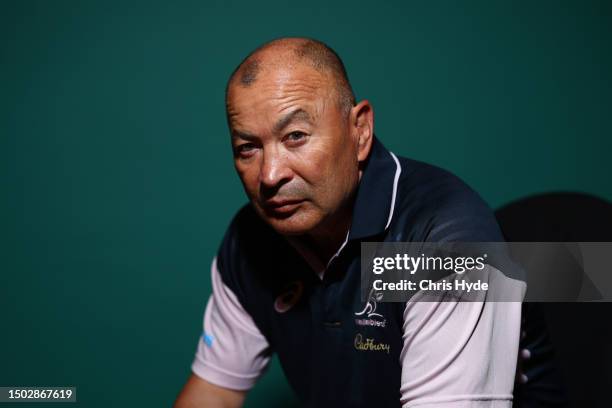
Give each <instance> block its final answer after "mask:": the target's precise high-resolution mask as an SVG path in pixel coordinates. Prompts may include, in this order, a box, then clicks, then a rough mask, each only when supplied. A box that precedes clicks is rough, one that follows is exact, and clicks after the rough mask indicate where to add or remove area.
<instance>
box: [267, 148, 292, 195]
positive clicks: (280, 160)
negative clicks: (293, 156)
mask: <svg viewBox="0 0 612 408" xmlns="http://www.w3.org/2000/svg"><path fill="white" fill-rule="evenodd" d="M292 174H293V172H292V171H291V168H290V167H289V160H288V158H287V156H286V155H285V154H284V153H283V152H281V151H279V149H277V148H275V147H271V148H268V149H265V148H264V152H263V162H262V164H261V170H260V174H259V179H260V182H261V184H262V187H264V188H267V189H272V188H275V187H280V186H281V185H283V184H284V183H286V182H287V181H289V180H291V177H292Z"/></svg>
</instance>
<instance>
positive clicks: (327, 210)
mask: <svg viewBox="0 0 612 408" xmlns="http://www.w3.org/2000/svg"><path fill="white" fill-rule="evenodd" d="M228 112H229V117H230V130H231V134H232V146H233V151H234V165H235V167H236V170H237V172H238V175H239V176H240V179H241V181H242V184H243V186H244V189H245V191H246V193H247V195H248V197H249V199H250V200H251V202H252V204H253V205H254V207H255V209H256V210H257V212H258V214H259V215H260V216H261V217H262V218H263V219H264V220H265V221H266V222H267V223H268V224H270V225H271V226H272V227H273V228H274V229H275V230H276V231H277V232H279V233H280V234H283V235H301V234H309V233H313V232H314V233H316V232H318V233H321V232H325V231H326V229H327V228H329V227H330V225H333V223H334V222H333V220H334V217H336V216H338V215H339V214H340V213H342V212H346V211H347V208H349V206H350V202H351V200H352V197H353V194H354V192H355V188H356V186H357V183H358V181H359V170H358V153H357V151H358V140H357V139H358V138H356V137H355V135H354V134H352V133H353V132H352V127H351V126H350V124H349V116H348V115H346V113H344V112H342V109H341V108H340V107H339V104H338V103H337V96H336V93H335V91H334V88H333V82H332V79H331V78H329V77H328V76H327V75H324V74H322V73H320V72H318V71H316V70H315V69H313V68H311V67H308V66H297V67H292V68H275V69H269V70H265V71H263V72H261V73H260V74H259V75H258V77H257V79H256V80H255V82H254V83H252V84H251V85H250V86H249V87H243V86H242V85H241V84H234V85H233V86H231V87H230V89H229V93H228ZM349 211H350V210H349Z"/></svg>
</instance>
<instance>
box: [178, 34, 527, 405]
mask: <svg viewBox="0 0 612 408" xmlns="http://www.w3.org/2000/svg"><path fill="white" fill-rule="evenodd" d="M226 108H227V117H228V124H229V128H230V133H231V139H232V146H233V152H234V164H235V167H236V170H237V172H238V175H239V176H240V179H241V181H242V184H243V186H244V189H245V192H246V194H247V196H248V197H249V200H250V204H249V205H247V206H245V207H244V208H243V209H242V210H241V211H240V212H239V213H238V214H237V215H236V217H235V218H234V220H233V222H232V224H231V225H230V227H229V228H228V231H227V233H226V235H225V238H224V240H223V243H222V244H221V247H220V250H219V252H218V254H217V257H216V258H215V260H214V261H213V264H212V271H211V273H212V282H213V294H212V295H211V298H210V300H209V302H208V305H207V308H206V312H205V316H204V334H203V336H202V338H201V340H200V342H199V344H198V350H197V353H196V358H195V360H194V362H193V365H192V370H193V375H192V376H191V377H190V379H189V381H188V382H187V384H186V385H185V387H184V389H183V391H182V392H181V394H180V395H179V397H178V399H177V402H176V406H177V407H239V406H241V405H242V403H243V401H244V398H245V395H246V391H247V390H248V389H250V388H251V387H252V386H253V385H254V383H255V382H256V380H257V378H258V377H259V376H260V375H261V374H262V372H263V371H264V369H265V367H266V365H267V364H268V361H269V358H270V354H271V353H272V352H275V353H277V354H278V356H279V359H280V362H281V365H282V367H283V370H284V372H285V374H286V376H287V378H288V381H289V383H290V384H291V386H292V387H293V389H294V390H295V392H296V394H297V395H298V397H299V398H300V399H301V400H302V401H303V402H304V404H305V405H307V406H313V407H391V406H393V407H399V406H403V407H412V406H419V407H434V406H435V407H467V406H469V407H509V406H511V404H512V390H513V383H514V378H515V370H516V360H517V353H518V346H519V332H520V320H521V306H520V303H518V302H514V303H492V302H437V303H436V302H413V301H409V302H406V303H384V302H378V303H377V302H376V299H370V300H368V302H367V303H364V302H362V301H361V298H360V262H359V256H360V243H361V242H363V241H380V242H383V241H388V242H394V241H419V242H423V241H433V242H449V241H501V240H502V236H501V234H500V231H499V229H498V227H497V224H496V222H495V219H494V217H493V215H492V213H491V212H490V211H489V209H488V208H487V206H486V205H485V204H484V203H483V201H482V200H481V199H480V198H479V197H478V196H477V195H476V193H474V192H473V191H472V190H471V189H469V188H468V187H467V186H466V185H465V184H463V183H462V182H461V181H460V180H459V179H457V178H456V177H455V176H453V175H452V174H450V173H448V172H446V171H444V170H441V169H438V168H436V167H434V166H430V165H427V164H424V163H420V162H417V161H414V160H410V159H405V158H398V157H397V156H395V155H394V154H393V153H391V152H389V151H388V150H387V149H385V147H384V146H383V145H382V144H381V143H380V142H379V141H378V140H377V139H376V138H375V136H374V114H373V109H372V106H371V104H370V103H369V102H368V101H367V100H364V101H361V102H359V103H356V102H355V99H354V96H353V92H352V90H351V87H350V84H349V82H348V79H347V75H346V72H345V69H344V66H343V64H342V62H341V60H340V58H339V57H338V56H337V55H336V54H335V53H334V52H333V51H332V50H331V49H330V48H329V47H327V46H325V45H324V44H322V43H320V42H318V41H314V40H310V39H301V38H287V39H280V40H275V41H272V42H270V43H268V44H265V45H264V46H262V47H260V48H258V49H257V50H255V51H254V52H253V53H251V54H250V55H249V56H248V57H247V58H246V59H245V60H244V61H243V62H242V63H241V64H240V65H239V66H238V68H237V69H236V70H235V71H234V73H233V74H232V76H231V78H230V80H229V82H228V85H227V91H226Z"/></svg>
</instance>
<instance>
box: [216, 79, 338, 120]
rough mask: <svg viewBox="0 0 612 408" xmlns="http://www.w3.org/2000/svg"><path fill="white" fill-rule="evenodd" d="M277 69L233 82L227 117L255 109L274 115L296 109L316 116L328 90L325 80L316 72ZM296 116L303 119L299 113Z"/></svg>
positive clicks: (229, 92)
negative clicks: (250, 79) (247, 82)
mask: <svg viewBox="0 0 612 408" xmlns="http://www.w3.org/2000/svg"><path fill="white" fill-rule="evenodd" d="M312 71H313V72H295V71H291V70H282V69H281V70H277V71H275V72H273V73H270V74H268V75H261V76H260V77H259V78H257V80H256V81H255V82H254V83H252V84H251V85H249V86H246V87H245V86H242V85H241V84H240V83H237V84H233V85H232V86H231V87H230V88H229V90H228V101H227V102H228V106H227V108H228V114H229V118H230V119H237V118H238V117H240V116H244V115H248V114H251V113H256V112H259V113H261V112H264V111H265V113H266V114H270V115H274V116H284V115H286V114H288V113H289V112H291V111H295V110H297V109H300V110H301V111H304V113H306V114H308V115H309V119H311V120H312V119H314V118H315V117H316V116H317V113H318V112H317V109H316V108H317V105H319V104H320V102H324V101H325V99H327V98H328V97H329V96H330V94H331V93H332V92H330V91H332V90H331V89H330V85H329V81H326V78H324V77H323V76H322V75H321V74H320V73H318V72H317V71H314V70H312ZM296 118H297V119H305V118H306V115H304V114H300V115H298V116H297V117H296Z"/></svg>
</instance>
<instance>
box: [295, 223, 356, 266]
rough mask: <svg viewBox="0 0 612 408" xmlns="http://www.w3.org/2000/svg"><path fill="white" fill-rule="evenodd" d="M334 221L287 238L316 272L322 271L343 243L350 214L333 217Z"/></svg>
mask: <svg viewBox="0 0 612 408" xmlns="http://www.w3.org/2000/svg"><path fill="white" fill-rule="evenodd" d="M334 221H335V222H334V223H333V224H332V223H328V225H327V226H326V227H325V228H320V229H318V230H317V231H313V232H312V233H309V234H305V235H300V236H293V237H288V238H287V240H288V241H289V243H290V244H291V245H292V246H293V247H294V248H295V249H296V250H297V251H298V252H299V253H300V255H302V257H303V258H304V259H305V260H306V261H307V262H308V264H309V265H310V267H311V268H312V269H313V270H314V271H315V272H316V273H318V274H322V273H323V271H324V270H325V269H326V268H327V265H328V263H329V261H330V260H331V259H332V257H333V256H334V255H335V254H337V253H338V251H339V250H340V248H341V247H342V246H343V245H344V243H345V241H346V239H347V237H348V232H349V228H350V226H351V214H350V213H347V214H345V215H344V216H341V217H334ZM329 224H331V225H329Z"/></svg>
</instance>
